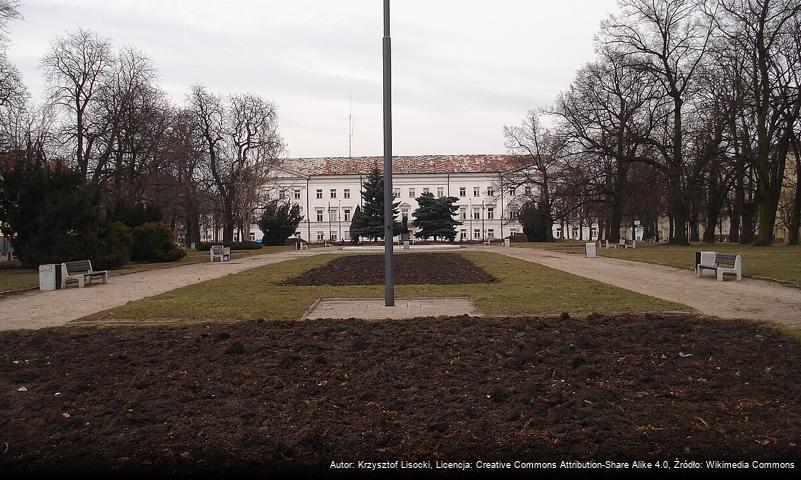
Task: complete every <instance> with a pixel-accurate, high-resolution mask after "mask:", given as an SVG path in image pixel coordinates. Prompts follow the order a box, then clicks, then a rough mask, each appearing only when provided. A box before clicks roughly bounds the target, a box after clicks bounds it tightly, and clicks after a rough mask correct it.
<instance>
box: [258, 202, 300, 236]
mask: <svg viewBox="0 0 801 480" xmlns="http://www.w3.org/2000/svg"><path fill="white" fill-rule="evenodd" d="M301 220H303V215H301V214H300V207H298V206H297V205H290V204H288V203H280V202H278V201H273V202H270V203H268V204H267V205H265V207H264V213H262V216H261V219H260V220H259V228H260V229H261V231H262V232H264V238H263V239H262V243H263V244H264V245H271V246H277V245H283V244H285V243H286V240H287V239H288V238H289V237H290V236H292V234H293V233H295V230H297V228H298V225H300V222H301Z"/></svg>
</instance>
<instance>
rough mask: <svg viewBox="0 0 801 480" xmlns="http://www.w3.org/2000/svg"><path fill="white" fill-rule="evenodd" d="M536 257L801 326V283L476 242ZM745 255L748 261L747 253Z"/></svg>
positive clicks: (703, 306)
mask: <svg viewBox="0 0 801 480" xmlns="http://www.w3.org/2000/svg"><path fill="white" fill-rule="evenodd" d="M473 250H481V251H492V252H496V253H500V254H503V255H506V256H509V257H513V258H518V259H520V260H526V261H528V262H535V263H539V264H541V265H544V266H546V267H550V268H555V269H557V270H562V271H564V272H568V273H572V274H575V275H579V276H582V277H586V278H591V279H593V280H598V281H600V282H604V283H607V284H609V285H614V286H615V287H620V288H625V289H626V290H631V291H633V292H637V293H642V294H645V295H650V296H652V297H657V298H661V299H663V300H669V301H671V302H676V303H681V304H684V305H687V306H689V307H692V308H694V309H695V310H698V311H699V312H701V313H703V314H705V315H712V316H716V317H721V318H741V319H750V320H770V321H774V322H779V323H783V324H785V325H789V326H792V327H801V289H799V288H793V287H786V286H783V285H781V284H778V283H774V282H768V281H763V280H754V279H748V278H746V279H744V280H743V281H742V282H737V281H734V280H733V277H730V276H727V277H726V278H727V280H726V281H725V282H723V283H720V282H717V281H716V280H715V279H714V278H713V277H712V276H705V277H704V278H697V277H696V276H695V274H694V273H693V272H691V271H688V270H684V269H680V268H673V267H666V266H661V265H653V264H649V263H642V262H632V261H629V260H620V259H616V258H608V257H598V258H591V259H588V258H584V257H583V256H580V255H571V254H565V253H559V252H554V251H550V250H542V249H536V248H501V247H476V248H473ZM745 261H748V260H747V259H746V260H745Z"/></svg>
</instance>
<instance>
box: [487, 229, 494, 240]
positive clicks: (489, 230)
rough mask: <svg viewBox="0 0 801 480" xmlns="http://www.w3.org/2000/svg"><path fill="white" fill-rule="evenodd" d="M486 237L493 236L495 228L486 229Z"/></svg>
mask: <svg viewBox="0 0 801 480" xmlns="http://www.w3.org/2000/svg"><path fill="white" fill-rule="evenodd" d="M487 238H495V229H492V228H490V229H487Z"/></svg>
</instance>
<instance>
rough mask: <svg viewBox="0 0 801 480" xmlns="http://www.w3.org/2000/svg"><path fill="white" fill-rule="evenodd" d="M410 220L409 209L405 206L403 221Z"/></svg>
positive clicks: (402, 215) (402, 212)
mask: <svg viewBox="0 0 801 480" xmlns="http://www.w3.org/2000/svg"><path fill="white" fill-rule="evenodd" d="M408 221H409V210H408V209H406V208H404V209H403V210H401V222H408Z"/></svg>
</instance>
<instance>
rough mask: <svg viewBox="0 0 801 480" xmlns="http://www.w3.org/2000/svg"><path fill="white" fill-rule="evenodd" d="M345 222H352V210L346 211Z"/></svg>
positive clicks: (347, 209)
mask: <svg viewBox="0 0 801 480" xmlns="http://www.w3.org/2000/svg"><path fill="white" fill-rule="evenodd" d="M345 221H346V222H350V209H349V208H346V209H345Z"/></svg>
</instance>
